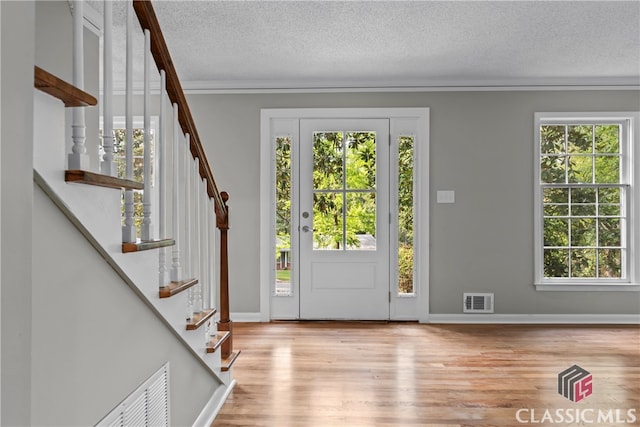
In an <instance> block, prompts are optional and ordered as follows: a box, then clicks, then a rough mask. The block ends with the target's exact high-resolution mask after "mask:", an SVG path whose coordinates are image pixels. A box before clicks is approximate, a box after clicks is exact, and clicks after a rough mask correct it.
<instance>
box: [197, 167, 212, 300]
mask: <svg viewBox="0 0 640 427" xmlns="http://www.w3.org/2000/svg"><path fill="white" fill-rule="evenodd" d="M199 182H200V198H201V203H200V277H201V281H202V304H203V307H204V308H211V298H210V297H209V294H210V289H209V287H210V286H211V281H210V280H209V259H208V256H209V251H208V248H207V243H208V242H209V239H208V235H209V223H208V221H207V206H208V205H209V203H208V202H209V196H208V195H207V181H204V180H202V179H200V180H199Z"/></svg>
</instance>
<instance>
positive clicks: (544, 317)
mask: <svg viewBox="0 0 640 427" xmlns="http://www.w3.org/2000/svg"><path fill="white" fill-rule="evenodd" d="M426 323H522V324H527V323H530V324H585V325H612V324H632V325H637V324H640V314H429V317H428V320H427V322H426Z"/></svg>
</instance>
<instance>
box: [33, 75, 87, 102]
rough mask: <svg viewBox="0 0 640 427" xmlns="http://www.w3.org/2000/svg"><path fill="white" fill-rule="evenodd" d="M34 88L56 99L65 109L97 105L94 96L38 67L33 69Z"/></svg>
mask: <svg viewBox="0 0 640 427" xmlns="http://www.w3.org/2000/svg"><path fill="white" fill-rule="evenodd" d="M34 87H35V88H36V89H38V90H41V91H42V92H45V93H48V94H49V95H51V96H53V97H55V98H58V99H59V100H61V101H62V102H63V103H64V106H65V107H91V106H94V105H97V104H98V100H97V99H96V98H95V97H94V96H92V95H90V94H88V93H87V92H85V91H83V90H82V89H79V88H77V87H75V86H74V85H72V84H70V83H67V82H65V81H64V80H62V79H60V78H58V77H56V76H54V75H53V74H51V73H50V72H48V71H45V70H43V69H42V68H40V67H38V66H35V67H34Z"/></svg>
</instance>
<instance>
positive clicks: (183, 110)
mask: <svg viewBox="0 0 640 427" xmlns="http://www.w3.org/2000/svg"><path fill="white" fill-rule="evenodd" d="M133 9H134V11H135V12H136V15H137V17H138V21H139V22H140V25H141V26H142V29H143V30H149V32H150V34H151V54H152V55H153V59H154V60H155V62H156V66H157V67H158V71H160V70H164V72H165V73H166V76H167V94H168V96H169V99H170V100H171V103H172V104H174V103H175V104H178V121H179V122H180V127H181V128H182V132H183V133H185V134H187V133H188V134H189V135H190V136H191V146H190V147H189V149H190V150H191V155H192V156H193V157H194V158H198V159H200V176H201V177H202V178H203V179H205V180H206V181H207V193H208V194H209V197H210V198H213V199H214V200H215V203H216V206H217V209H216V215H222V216H223V218H226V216H227V207H226V205H225V203H224V201H223V200H222V196H221V195H220V191H219V190H218V186H217V184H216V180H215V178H214V177H213V172H211V167H210V166H209V161H208V160H207V156H206V155H205V153H204V148H203V146H202V143H201V141H200V136H199V135H198V131H197V130H196V125H195V122H194V121H193V117H192V116H191V110H190V109H189V104H188V103H187V99H186V97H185V95H184V92H183V90H182V85H181V84H180V79H178V73H177V72H176V69H175V68H174V66H173V61H172V60H171V55H170V54H169V49H168V48H167V44H166V42H165V40H164V36H163V35H162V30H161V29H160V23H159V22H158V18H157V17H156V13H155V11H154V9H153V6H152V4H151V1H150V0H133Z"/></svg>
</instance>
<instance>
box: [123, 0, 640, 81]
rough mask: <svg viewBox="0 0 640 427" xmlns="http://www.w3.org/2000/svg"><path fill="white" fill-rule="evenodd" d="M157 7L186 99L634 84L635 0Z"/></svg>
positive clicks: (639, 43) (639, 52)
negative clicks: (223, 94) (217, 94)
mask: <svg viewBox="0 0 640 427" xmlns="http://www.w3.org/2000/svg"><path fill="white" fill-rule="evenodd" d="M154 7H155V10H156V14H157V15H158V19H159V21H160V24H161V27H162V28H163V32H164V35H165V39H166V41H167V45H168V46H169V49H170V51H171V55H172V57H173V60H174V64H175V66H176V69H177V71H178V74H179V75H180V78H181V80H182V81H183V84H184V86H185V88H191V89H260V88H363V87H382V88H394V87H398V88H400V87H419V86H492V85H501V86H505V85H565V84H566V85H612V84H613V85H638V84H640V1H628V2H610V1H602V2H600V1H569V2H565V1H470V2H466V1H412V2H409V1H392V2H389V1H364V2H361V1H285V2H281V1H158V0H156V1H154ZM115 14H116V16H115V18H114V22H116V25H121V24H122V23H123V22H124V19H121V16H123V12H118V11H117V10H116V12H115ZM118 14H122V15H121V16H120V17H119V16H118Z"/></svg>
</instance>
